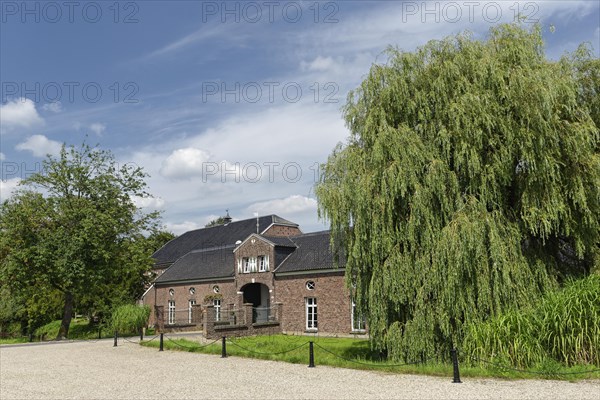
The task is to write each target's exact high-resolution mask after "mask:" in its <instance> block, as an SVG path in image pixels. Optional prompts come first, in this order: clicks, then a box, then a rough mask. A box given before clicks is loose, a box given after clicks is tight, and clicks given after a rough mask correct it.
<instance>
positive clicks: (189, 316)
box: [188, 300, 196, 324]
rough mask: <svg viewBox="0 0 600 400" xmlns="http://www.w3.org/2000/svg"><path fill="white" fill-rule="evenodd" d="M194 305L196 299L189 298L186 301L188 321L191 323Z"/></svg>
mask: <svg viewBox="0 0 600 400" xmlns="http://www.w3.org/2000/svg"><path fill="white" fill-rule="evenodd" d="M195 305H196V300H190V301H189V302H188V323H190V324H191V323H192V310H193V308H194V306H195Z"/></svg>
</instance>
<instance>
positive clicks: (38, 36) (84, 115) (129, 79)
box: [0, 0, 600, 234]
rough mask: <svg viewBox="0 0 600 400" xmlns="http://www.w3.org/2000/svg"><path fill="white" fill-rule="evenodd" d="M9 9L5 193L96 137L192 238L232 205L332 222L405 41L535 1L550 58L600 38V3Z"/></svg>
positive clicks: (311, 222)
mask: <svg viewBox="0 0 600 400" xmlns="http://www.w3.org/2000/svg"><path fill="white" fill-rule="evenodd" d="M0 12H1V14H0V81H1V84H2V86H1V105H0V107H1V108H0V133H1V137H0V140H1V141H0V159H1V160H0V161H1V163H2V177H1V178H2V181H1V183H0V184H1V186H0V189H1V191H0V197H1V198H2V199H5V198H7V197H8V196H10V193H11V192H12V190H14V187H15V186H16V185H17V184H18V182H19V180H20V179H21V178H22V177H24V176H26V175H27V174H28V173H31V172H32V171H36V170H39V165H40V162H41V160H42V159H43V158H44V156H45V154H47V153H50V154H55V153H56V152H57V150H58V149H59V148H60V145H61V143H67V144H81V143H82V142H83V140H87V141H88V142H89V143H91V144H96V143H98V144H99V145H100V146H101V147H103V148H106V149H110V150H111V151H112V152H113V153H114V154H115V155H116V157H117V159H118V161H119V162H120V163H135V164H137V165H140V166H142V167H143V168H144V169H145V170H146V172H148V173H149V174H150V178H149V179H148V183H149V186H150V192H151V193H152V194H153V195H154V196H155V197H154V198H153V199H144V200H141V199H138V200H137V201H138V202H139V205H140V207H143V208H145V209H148V210H150V209H159V210H162V211H163V220H164V223H165V225H166V227H167V228H168V229H170V230H171V231H173V232H175V233H178V234H179V233H182V232H184V231H186V230H189V229H193V228H198V227H202V226H204V224H206V223H207V222H208V221H209V220H211V219H213V218H215V217H216V216H218V215H222V214H224V212H225V210H226V209H229V211H230V214H231V215H232V216H233V217H234V218H236V219H244V218H251V217H252V216H253V214H254V212H258V213H259V214H261V215H265V214H270V213H276V214H279V215H280V216H282V217H284V218H288V219H291V220H294V221H296V222H298V223H300V225H301V227H302V229H303V230H304V231H305V232H308V231H313V230H320V229H326V227H327V226H326V223H324V222H323V221H319V220H318V218H317V203H316V200H315V197H314V190H313V185H314V183H315V180H316V179H317V176H318V168H317V166H318V164H319V163H322V162H324V161H325V160H326V158H327V156H328V154H329V153H330V152H331V150H332V149H333V147H334V146H335V145H336V144H337V143H339V142H344V141H345V140H346V138H347V136H348V131H347V129H346V128H345V126H344V123H343V120H342V113H341V108H342V106H343V104H344V103H345V99H346V95H347V93H348V91H349V90H351V89H353V88H355V87H357V86H358V85H359V84H360V82H361V81H362V79H364V77H365V75H366V74H367V72H368V70H369V68H370V66H371V65H372V64H373V63H374V62H382V61H383V60H384V57H383V55H382V51H383V50H385V48H386V47H387V46H389V45H393V46H398V47H399V48H400V49H403V50H406V51H410V50H414V49H415V48H416V47H418V46H420V45H423V44H425V43H426V42H427V41H429V40H432V39H441V38H443V37H444V36H447V35H450V34H454V33H458V32H461V31H464V30H470V31H472V32H473V33H474V35H475V37H477V38H485V36H486V34H487V31H488V29H489V28H490V27H491V26H493V25H495V24H498V23H501V22H510V21H512V20H514V18H515V15H516V14H518V13H521V14H522V15H523V16H526V23H533V22H534V21H536V20H537V21H539V22H540V23H541V24H542V27H543V30H544V36H545V40H546V44H547V48H546V51H547V55H548V57H550V58H553V59H556V58H558V57H560V56H561V55H562V54H564V53H565V52H566V51H573V50H574V49H575V48H576V47H577V45H578V44H579V43H582V42H590V43H592V45H593V46H594V49H595V50H594V51H595V54H596V56H598V55H599V49H600V3H599V2H597V1H542V2H527V1H495V2H490V1H480V2H477V1H476V2H462V1H457V2H422V1H418V2H413V1H409V2H401V1H337V2H328V1H321V2H316V1H283V2H280V1H257V2H246V1H226V2H224V1H217V2H213V1H122V2H115V1H77V2H71V3H65V2H63V1H58V2H52V1H44V2H35V1H32V2H21V1H18V2H13V1H4V0H2V1H0ZM551 25H552V26H554V27H555V31H554V33H551V32H550V26H551ZM86 137H87V139H86Z"/></svg>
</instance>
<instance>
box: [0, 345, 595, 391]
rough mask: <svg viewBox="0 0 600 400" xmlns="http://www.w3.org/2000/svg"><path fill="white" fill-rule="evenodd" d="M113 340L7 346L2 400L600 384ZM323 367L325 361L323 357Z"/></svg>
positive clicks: (1, 369) (0, 376) (587, 387)
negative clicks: (369, 366)
mask: <svg viewBox="0 0 600 400" xmlns="http://www.w3.org/2000/svg"><path fill="white" fill-rule="evenodd" d="M112 345H113V343H112V341H110V340H103V341H99V342H96V343H89V342H87V343H86V342H75V343H65V344H45V345H26V346H20V347H8V346H2V347H1V348H0V398H1V399H161V400H165V399H192V398H203V399H204V398H205V399H342V398H346V399H361V400H362V399H594V400H600V381H596V380H594V381H586V382H579V383H569V382H559V381H534V380H524V381H502V380H492V379H477V380H475V379H471V378H466V379H463V383H462V384H453V383H451V378H434V377H425V376H415V375H396V374H389V373H377V372H367V371H356V370H349V369H337V368H329V367H323V366H318V365H317V368H310V369H309V368H307V367H306V366H303V365H296V364H286V363H279V362H272V361H262V360H252V359H245V358H237V357H229V358H226V359H221V358H220V357H219V356H215V355H204V354H192V353H184V352H175V351H165V352H162V353H160V352H158V350H156V349H151V348H146V347H141V346H139V345H137V344H133V343H127V342H123V343H122V344H119V346H118V347H112ZM317 362H318V360H317Z"/></svg>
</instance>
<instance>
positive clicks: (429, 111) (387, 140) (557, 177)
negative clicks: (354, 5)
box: [316, 24, 600, 360]
mask: <svg viewBox="0 0 600 400" xmlns="http://www.w3.org/2000/svg"><path fill="white" fill-rule="evenodd" d="M388 55H389V60H388V61H387V64H385V65H374V66H373V67H372V68H371V71H370V73H369V75H368V77H367V78H366V79H365V80H364V82H363V83H362V84H361V86H360V87H359V88H358V89H357V90H356V91H355V92H352V93H351V94H350V95H349V98H348V103H347V105H346V107H345V118H346V123H347V125H348V127H349V129H350V131H351V137H350V139H349V141H348V143H347V144H346V145H339V146H338V147H337V148H336V149H335V150H334V152H333V154H332V155H331V156H330V157H329V159H328V161H327V163H326V164H325V165H324V167H323V174H322V175H321V181H320V182H319V184H318V185H317V188H316V194H317V197H318V200H319V213H320V216H321V217H323V218H325V219H327V220H329V221H330V223H331V230H332V245H333V246H334V250H335V251H336V252H344V253H345V256H346V277H347V283H348V287H350V288H353V291H354V293H353V296H354V299H355V301H356V302H357V306H358V307H359V308H360V309H362V310H364V311H365V312H366V316H367V318H368V323H369V330H370V334H371V336H372V344H373V345H374V346H375V348H377V349H385V350H387V351H388V352H389V353H390V354H391V355H392V356H393V357H394V358H396V359H398V360H412V359H414V358H415V357H419V356H421V355H423V354H424V355H426V356H431V355H434V354H439V355H446V354H447V353H448V349H449V348H450V347H451V346H452V345H453V344H458V343H461V342H462V339H463V336H464V332H465V327H466V326H469V325H470V324H472V323H477V322H478V321H483V320H486V319H487V318H489V317H491V316H496V315H499V314H500V313H502V312H504V311H506V310H507V309H509V308H513V307H517V308H518V307H521V306H524V305H527V304H530V303H532V302H534V301H535V300H536V299H538V298H539V297H540V296H541V294H543V293H545V292H546V291H547V290H549V289H553V288H555V287H556V286H557V284H558V283H560V282H561V281H562V280H564V279H565V278H566V277H569V276H573V275H576V276H584V275H586V274H589V272H590V271H591V270H593V269H594V268H595V266H596V267H597V266H598V264H599V252H598V250H599V248H600V247H599V243H600V222H599V221H600V218H599V216H600V152H599V151H600V140H599V139H600V134H599V129H598V126H599V125H597V123H598V122H597V116H598V114H597V112H596V111H594V110H596V109H597V102H598V100H597V99H598V97H597V93H598V82H599V80H598V74H599V73H600V64H599V63H598V62H597V60H596V61H595V60H592V59H590V57H591V56H590V55H589V53H588V54H586V53H585V51H583V50H582V51H579V52H578V53H577V54H576V55H575V56H573V57H571V58H567V57H565V58H563V59H562V60H560V61H559V62H551V61H548V60H546V59H545V57H544V53H543V40H542V37H541V32H540V29H539V27H535V28H534V29H532V30H526V29H523V28H522V27H521V26H519V25H515V24H512V25H501V26H498V27H495V28H492V29H491V32H490V37H489V38H488V40H486V41H475V40H473V39H472V38H471V37H470V35H468V34H462V35H458V36H455V37H449V38H447V39H444V40H442V41H432V42H429V43H428V44H427V45H425V46H424V47H422V48H419V49H418V50H416V51H415V52H414V53H406V52H401V51H399V50H396V49H390V50H389V51H388Z"/></svg>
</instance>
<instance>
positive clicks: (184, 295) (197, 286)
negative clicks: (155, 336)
mask: <svg viewBox="0 0 600 400" xmlns="http://www.w3.org/2000/svg"><path fill="white" fill-rule="evenodd" d="M214 286H218V287H219V294H221V295H222V297H223V298H222V300H221V307H223V308H222V309H223V310H225V308H227V307H233V305H234V304H235V302H236V298H237V290H236V287H235V282H234V280H233V279H230V280H215V281H212V282H202V283H186V284H180V285H170V286H159V287H155V288H154V289H152V290H151V291H150V292H148V294H147V295H146V297H144V304H147V305H149V306H150V308H151V309H152V310H153V312H152V315H151V320H150V325H151V326H152V325H154V324H155V323H156V320H155V316H154V306H155V305H157V306H162V307H164V313H165V326H166V325H167V322H168V321H167V315H166V313H167V312H168V301H169V300H175V310H176V318H177V319H178V320H184V319H185V315H186V311H187V310H188V307H189V301H190V300H195V301H196V304H197V305H202V304H204V299H205V298H206V297H207V296H209V295H215V292H214V289H213V288H214ZM191 288H194V294H192V293H191V292H190V289H191ZM171 289H173V291H174V294H173V296H171V295H170V294H169V291H170V290H171Z"/></svg>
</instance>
